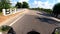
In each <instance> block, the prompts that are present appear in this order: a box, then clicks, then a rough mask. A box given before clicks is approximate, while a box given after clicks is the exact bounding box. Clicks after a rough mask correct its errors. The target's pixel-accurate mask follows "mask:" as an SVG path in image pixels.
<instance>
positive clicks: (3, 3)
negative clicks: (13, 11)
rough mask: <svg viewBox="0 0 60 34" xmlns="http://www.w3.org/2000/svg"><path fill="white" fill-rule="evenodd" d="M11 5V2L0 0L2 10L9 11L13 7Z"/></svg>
mask: <svg viewBox="0 0 60 34" xmlns="http://www.w3.org/2000/svg"><path fill="white" fill-rule="evenodd" d="M10 5H11V3H10V1H9V0H0V10H2V9H8V8H10V7H11V6H10Z"/></svg>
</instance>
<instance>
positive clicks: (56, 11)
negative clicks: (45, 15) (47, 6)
mask: <svg viewBox="0 0 60 34" xmlns="http://www.w3.org/2000/svg"><path fill="white" fill-rule="evenodd" d="M52 13H53V15H54V16H55V17H58V15H59V14H60V3H57V4H55V5H54V7H53V12H52Z"/></svg>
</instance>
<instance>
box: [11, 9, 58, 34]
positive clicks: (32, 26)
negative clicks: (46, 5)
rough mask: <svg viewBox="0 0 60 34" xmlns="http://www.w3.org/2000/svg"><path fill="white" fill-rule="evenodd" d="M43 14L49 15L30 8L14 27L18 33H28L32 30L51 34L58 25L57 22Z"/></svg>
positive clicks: (41, 33) (42, 33)
mask: <svg viewBox="0 0 60 34" xmlns="http://www.w3.org/2000/svg"><path fill="white" fill-rule="evenodd" d="M43 16H48V15H45V14H43V13H40V12H37V11H33V10H28V11H26V13H25V14H24V16H23V17H22V18H20V19H19V20H18V21H16V22H15V23H14V24H13V25H12V27H13V28H14V30H15V32H16V34H27V33H28V32H30V31H32V30H34V31H37V32H39V33H40V34H51V33H52V32H53V30H54V28H55V27H56V26H57V25H56V23H57V22H56V21H54V20H52V19H49V18H46V17H43Z"/></svg>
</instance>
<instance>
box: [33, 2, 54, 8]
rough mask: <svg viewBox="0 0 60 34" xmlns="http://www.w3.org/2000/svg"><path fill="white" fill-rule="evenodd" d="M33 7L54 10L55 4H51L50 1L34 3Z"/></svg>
mask: <svg viewBox="0 0 60 34" xmlns="http://www.w3.org/2000/svg"><path fill="white" fill-rule="evenodd" d="M33 5H34V6H35V7H40V8H46V9H52V7H53V5H54V3H52V4H51V3H49V1H46V2H42V1H34V2H33Z"/></svg>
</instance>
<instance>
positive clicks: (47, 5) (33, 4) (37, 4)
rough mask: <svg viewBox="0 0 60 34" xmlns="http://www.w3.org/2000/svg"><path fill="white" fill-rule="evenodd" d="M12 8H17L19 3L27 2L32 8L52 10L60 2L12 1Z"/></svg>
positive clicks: (52, 0)
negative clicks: (16, 5)
mask: <svg viewBox="0 0 60 34" xmlns="http://www.w3.org/2000/svg"><path fill="white" fill-rule="evenodd" d="M10 1H11V3H12V6H15V4H16V3H17V2H24V1H25V2H27V3H28V4H29V7H30V8H37V7H40V8H46V9H52V8H53V6H54V5H55V4H56V3H60V0H10Z"/></svg>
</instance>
